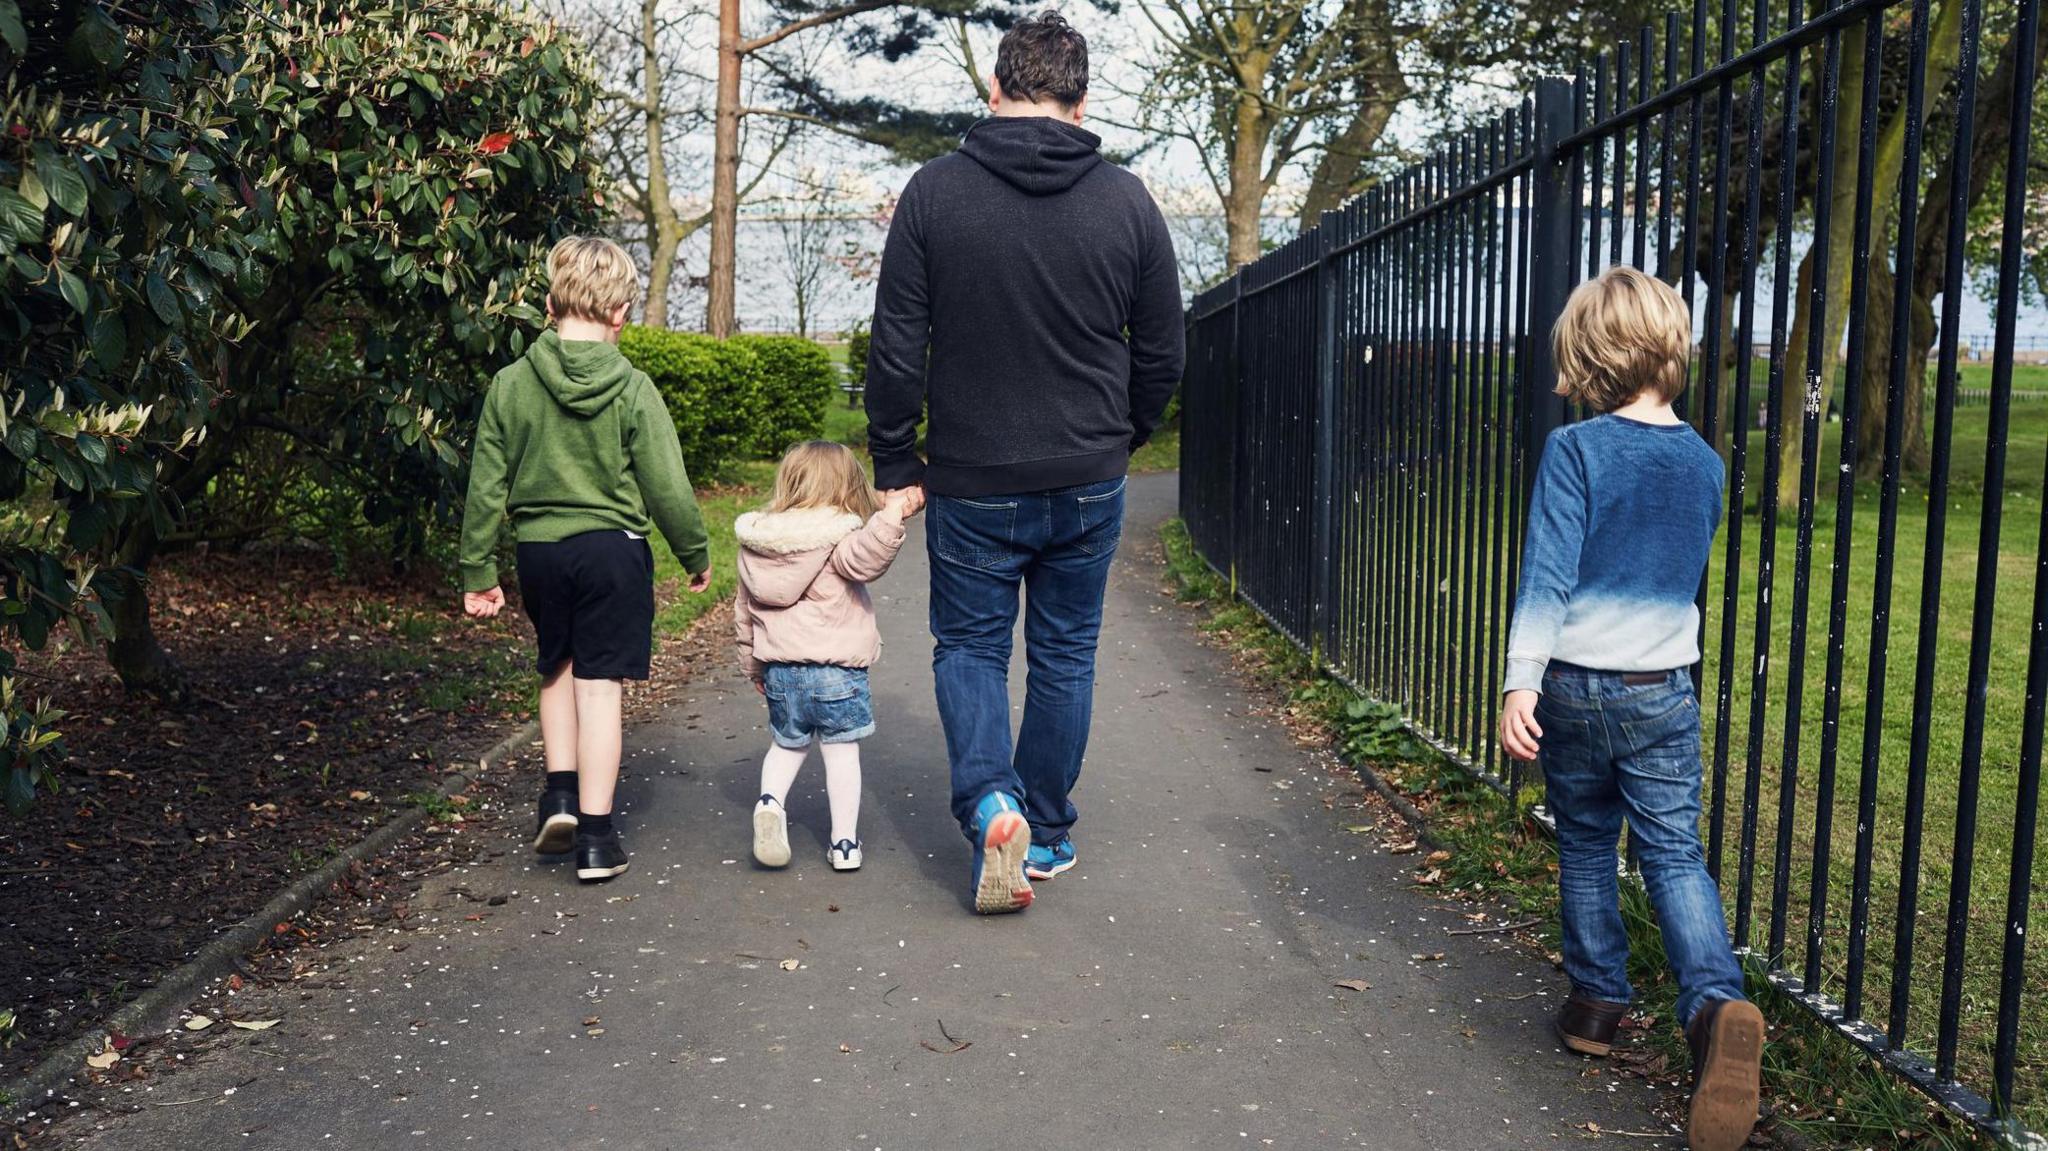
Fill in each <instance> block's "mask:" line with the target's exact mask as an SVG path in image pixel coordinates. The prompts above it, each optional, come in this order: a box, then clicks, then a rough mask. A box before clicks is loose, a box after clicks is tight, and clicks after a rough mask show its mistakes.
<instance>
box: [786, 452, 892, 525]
mask: <svg viewBox="0 0 2048 1151" xmlns="http://www.w3.org/2000/svg"><path fill="white" fill-rule="evenodd" d="M881 506H882V497H881V496H880V495H879V494H877V493H876V491H875V485H874V484H872V483H869V482H868V473H867V469H866V468H863V467H861V466H860V457H859V456H856V455H854V454H853V449H852V448H849V447H847V446H846V445H845V444H835V443H833V442H831V441H830V440H807V441H805V442H804V443H801V444H798V445H797V446H795V447H793V448H791V449H789V451H788V453H786V454H785V455H784V456H783V457H782V462H781V463H779V464H777V465H776V466H775V497H774V498H773V499H771V500H769V501H768V510H769V511H771V512H790V511H796V510H797V509H798V508H838V509H840V510H841V511H847V512H852V513H853V514H854V515H857V516H859V517H860V518H862V519H866V518H868V517H869V516H871V515H874V514H875V512H876V511H878V510H880V509H881Z"/></svg>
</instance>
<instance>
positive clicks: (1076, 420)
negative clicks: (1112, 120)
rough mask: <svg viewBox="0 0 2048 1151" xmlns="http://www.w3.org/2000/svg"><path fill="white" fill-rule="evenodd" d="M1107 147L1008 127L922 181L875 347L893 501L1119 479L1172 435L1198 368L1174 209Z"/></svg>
mask: <svg viewBox="0 0 2048 1151" xmlns="http://www.w3.org/2000/svg"><path fill="white" fill-rule="evenodd" d="M1101 143H1102V141H1101V140H1100V139H1099V138H1098V137H1096V136H1095V135H1094V134H1093V133H1091V132H1086V131H1083V130H1082V129H1080V128H1077V127H1075V126H1074V125H1072V124H1068V123H1064V122H1061V121H1058V120H1053V119H1048V118H1045V117H998V118H996V119H990V120H983V121H982V122H980V123H979V124H976V125H975V126H974V128H973V129H972V130H971V131H969V132H968V133H967V138H966V140H964V141H963V142H962V143H961V145H960V150H959V151H957V152H954V153H953V154H951V155H948V156H942V157H940V158H939V159H937V160H934V161H932V162H931V163H929V164H927V165H925V166H924V167H923V168H921V169H919V170H918V172H917V174H916V175H914V176H912V177H911V178H910V183H909V184H908V185H907V186H905V188H904V189H903V196H902V198H901V199H900V200H899V201H898V202H897V205H896V215H895V219H894V220H893V221H891V223H890V226H889V241H888V245H887V246H886V247H885V248H884V249H883V254H882V276H881V283H880V284H879V286H878V287H877V289H876V293H875V320H874V330H873V335H872V343H871V344H870V345H869V349H868V379H867V387H868V392H867V408H868V444H869V447H870V448H871V450H872V451H873V453H874V458H875V482H876V484H877V485H878V486H880V487H882V488H884V489H888V488H902V487H910V486H912V485H915V484H917V483H920V482H922V483H923V484H924V485H925V487H926V488H927V489H928V490H929V491H931V492H932V493H934V494H937V495H952V496H987V495H1003V494H1014V493H1019V492H1036V491H1047V490H1050V489H1053V488H1061V487H1070V486H1073V485H1075V484H1084V483H1093V482H1095V481H1098V480H1106V479H1114V478H1116V477H1118V476H1121V475H1123V474H1124V472H1125V470H1126V469H1127V468H1128V467H1129V465H1130V454H1131V452H1132V451H1133V450H1134V449H1136V448H1137V447H1138V445H1140V444H1143V443H1144V442H1145V441H1146V439H1147V438H1149V437H1150V436H1151V434H1152V431H1153V429H1154V428H1155V427H1157V426H1158V423H1159V419H1160V416H1161V415H1162V414H1163V413H1164V411H1165V409H1166V403H1167V401H1168V400H1169V399H1170V398H1171V397H1172V395H1173V389H1174V387H1175V385H1176V384H1178V383H1179V382H1180V372H1181V363H1182V359H1183V356H1184V347H1183V340H1184V331H1183V328H1182V322H1183V321H1182V315H1181V302H1180V299H1181V297H1180V273H1179V270H1178V269H1177V268H1176V266H1175V264H1174V258H1173V241H1172V239H1171V238H1170V237H1169V236H1168V234H1167V231H1166V220H1165V218H1164V217H1162V216H1161V215H1160V213H1159V207H1158V205H1157V204H1155V203H1153V201H1152V197H1151V195H1150V194H1149V193H1148V192H1147V191H1146V190H1145V186H1144V184H1143V183H1141V182H1140V181H1139V180H1138V178H1137V177H1136V176H1133V175H1132V174H1130V173H1129V172H1126V171H1124V170H1123V169H1122V168H1119V167H1117V166H1116V165H1114V164H1110V163H1107V162H1106V161H1104V160H1103V158H1102V156H1101V155H1100V154H1099V153H1098V152H1097V151H1096V149H1097V148H1098V147H1100V146H1101ZM927 357H929V359H927ZM927 401H929V404H930V424H929V426H928V428H927V430H926V437H925V446H926V451H927V454H928V455H929V456H930V459H931V462H930V464H929V465H927V464H926V463H925V462H924V461H923V460H920V459H919V458H918V455H917V423H918V419H919V417H920V416H922V415H924V409H925V405H926V403H927Z"/></svg>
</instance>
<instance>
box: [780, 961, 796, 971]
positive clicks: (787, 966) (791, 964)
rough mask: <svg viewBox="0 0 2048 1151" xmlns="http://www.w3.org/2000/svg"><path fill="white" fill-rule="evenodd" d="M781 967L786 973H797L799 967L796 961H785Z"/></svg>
mask: <svg viewBox="0 0 2048 1151" xmlns="http://www.w3.org/2000/svg"><path fill="white" fill-rule="evenodd" d="M781 966H782V969H783V970H784V971H795V970H796V969H797V967H798V966H799V965H798V963H797V961H796V960H794V959H785V960H783V961H782V965H781Z"/></svg>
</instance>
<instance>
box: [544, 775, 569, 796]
mask: <svg viewBox="0 0 2048 1151" xmlns="http://www.w3.org/2000/svg"><path fill="white" fill-rule="evenodd" d="M547 790H549V791H566V792H568V793H569V794H571V795H574V794H576V773H575V772H573V771H551V772H548V786H547Z"/></svg>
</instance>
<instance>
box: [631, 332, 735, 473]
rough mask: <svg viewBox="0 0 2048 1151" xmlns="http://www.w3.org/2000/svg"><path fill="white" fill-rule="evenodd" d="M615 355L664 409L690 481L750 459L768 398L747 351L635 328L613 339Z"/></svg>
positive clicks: (726, 343)
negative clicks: (649, 386) (646, 382)
mask: <svg viewBox="0 0 2048 1151" xmlns="http://www.w3.org/2000/svg"><path fill="white" fill-rule="evenodd" d="M619 350H620V351H622V352H624V353H625V354H626V358H627V359H628V360H631V361H632V362H633V366H634V367H636V368H639V369H640V370H641V371H643V372H646V373H647V378H648V379H650V380H653V381H654V387H655V390H656V391H659V392H660V393H661V399H662V402H663V403H665V404H667V405H668V414H669V418H671V419H673V420H675V422H676V438H677V439H679V440H681V441H682V445H683V464H684V466H686V467H688V468H689V469H690V476H691V478H692V479H695V480H698V481H703V480H708V479H713V478H716V477H718V476H721V475H724V474H726V472H728V471H729V470H730V469H731V467H732V465H733V464H735V463H737V462H738V461H740V460H743V459H749V458H752V456H753V454H754V441H755V438H756V436H758V434H759V431H760V428H761V426H762V424H763V422H764V420H765V419H766V411H767V396H768V389H767V385H766V382H765V378H764V376H765V373H764V371H763V369H762V366H761V357H760V355H759V354H758V353H757V352H755V350H754V349H753V348H751V347H749V346H748V345H746V344H744V343H740V342H738V341H736V340H714V339H712V338H711V337H709V336H702V335H697V334H695V333H691V332H671V331H666V330H664V329H661V328H643V327H637V326H635V327H629V328H627V329H626V330H625V331H623V332H621V333H620V334H619Z"/></svg>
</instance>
